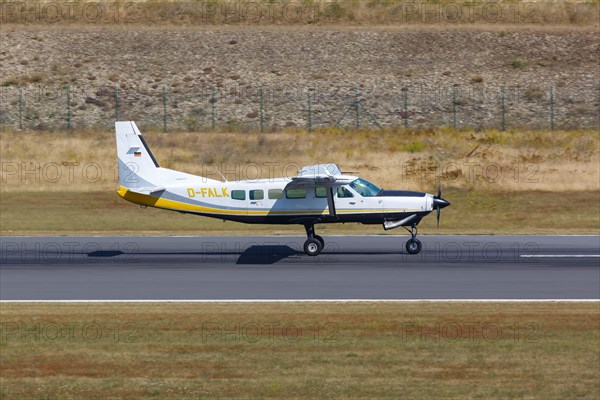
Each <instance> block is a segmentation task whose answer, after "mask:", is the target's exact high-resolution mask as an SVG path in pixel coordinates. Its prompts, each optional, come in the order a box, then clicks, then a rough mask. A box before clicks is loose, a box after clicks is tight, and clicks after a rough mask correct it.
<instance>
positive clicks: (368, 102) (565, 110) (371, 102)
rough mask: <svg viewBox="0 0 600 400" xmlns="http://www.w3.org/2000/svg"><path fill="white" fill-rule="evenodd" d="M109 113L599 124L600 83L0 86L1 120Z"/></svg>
mask: <svg viewBox="0 0 600 400" xmlns="http://www.w3.org/2000/svg"><path fill="white" fill-rule="evenodd" d="M116 120H135V121H136V122H137V123H138V124H139V126H141V127H143V128H145V129H153V130H162V131H164V132H170V131H172V132H174V131H181V130H185V131H191V132H203V131H226V132H250V131H259V132H275V131H280V130H282V129H300V128H301V129H306V130H308V131H312V130H315V129H322V128H329V127H343V128H348V129H364V128H369V129H380V128H385V127H404V128H415V129H419V128H435V127H440V126H447V127H453V128H456V129H467V128H472V129H484V128H493V129H499V130H507V129H548V130H558V129H560V130H563V129H564V130H569V129H580V128H583V129H595V128H599V127H600V85H597V86H596V87H593V88H589V90H584V91H579V92H578V93H577V94H576V95H573V94H572V92H570V91H568V90H563V88H562V87H561V86H556V85H552V84H549V85H548V86H546V87H539V86H519V85H516V86H515V85H513V86H505V85H501V84H497V85H494V84H487V85H477V84H473V85H446V86H436V85H432V84H428V83H427V82H402V83H401V84H399V85H398V87H396V88H386V90H385V91H380V90H375V89H374V88H370V87H365V86H364V85H358V84H357V85H353V84H351V83H348V84H347V85H345V86H344V87H336V88H329V87H327V88H323V87H320V86H319V85H318V84H315V85H311V86H309V87H303V88H293V87H276V86H269V85H264V86H263V85H258V86H242V85H233V86H229V87H225V86H220V87H219V86H215V87H205V88H201V89H200V90H197V91H190V90H185V88H182V87H180V86H176V85H172V86H169V85H164V84H163V85H159V84H156V83H154V84H151V85H150V86H148V87H139V86H138V87H135V86H132V85H127V84H119V83H113V82H110V83H105V84H98V85H94V86H92V85H90V86H87V87H82V86H78V85H69V84H67V85H55V86H44V85H36V84H28V85H10V86H5V87H2V88H1V92H0V125H1V127H2V129H12V130H65V129H67V130H77V129H112V126H113V122H114V121H116Z"/></svg>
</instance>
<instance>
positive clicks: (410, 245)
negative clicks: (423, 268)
mask: <svg viewBox="0 0 600 400" xmlns="http://www.w3.org/2000/svg"><path fill="white" fill-rule="evenodd" d="M406 230H408V228H406ZM409 232H410V236H411V238H410V239H408V242H406V251H407V252H408V253H409V254H419V253H420V252H421V249H422V248H423V245H422V244H421V241H420V240H419V239H417V227H416V226H415V225H413V226H412V228H411V230H410V231H409Z"/></svg>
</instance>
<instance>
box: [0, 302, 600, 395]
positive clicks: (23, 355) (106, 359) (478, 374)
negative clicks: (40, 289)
mask: <svg viewBox="0 0 600 400" xmlns="http://www.w3.org/2000/svg"><path fill="white" fill-rule="evenodd" d="M0 320H1V323H2V327H3V329H4V330H3V332H2V339H3V340H2V342H1V343H0V350H1V359H0V370H1V372H2V373H1V376H0V395H1V397H2V398H10V399H15V400H18V399H32V398H40V399H41V398H61V399H81V398H85V399H117V398H118V399H146V398H160V399H164V398H180V399H199V398H210V399H220V398H244V399H255V398H273V399H281V398H294V399H299V398H302V399H313V398H315V399H316V398H344V399H348V398H356V399H359V398H360V399H366V398H389V399H397V398H413V397H414V398H419V399H440V398H443V399H465V398H486V399H511V398H528V399H545V400H547V399H561V400H563V399H574V398H578V399H597V398H598V396H599V395H600V372H599V369H598V368H597V366H598V363H599V362H600V358H599V357H600V347H599V343H600V336H599V333H600V329H599V328H600V309H599V304H598V303H597V302H594V303H503V304H499V303H458V304H457V303H412V304H407V303H358V304H339V303H337V304H336V303H316V304H315V303H304V304H241V303H233V304H232V303H228V304H225V303H221V304H218V303H216V304H197V303H196V304H186V303H172V304H133V303H132V304H106V303H105V304H7V303H4V304H2V305H1V307H0ZM21 324H24V325H21ZM36 324H37V325H36ZM22 326H23V328H21V327H22ZM36 326H37V327H38V328H36ZM56 326H59V327H65V326H73V327H74V328H73V330H72V332H73V333H72V334H71V335H70V336H69V335H68V334H66V333H65V337H61V338H58V339H55V340H51V338H52V336H55V335H56ZM117 326H118V327H119V329H118V332H117V333H116V334H115V332H116V331H117V329H116V327H117ZM285 326H288V327H289V328H288V330H287V331H284V327H285ZM316 326H319V334H318V336H316V337H315V327H316ZM52 327H54V328H52ZM84 327H88V333H87V335H85V334H83V332H82V328H84ZM90 327H92V328H90ZM257 327H258V328H257ZM269 327H270V328H269ZM291 327H293V328H291ZM27 328H28V329H30V330H33V332H35V329H39V332H40V333H39V336H38V337H36V336H35V333H31V332H30V333H29V334H27V335H25V337H24V338H22V337H21V333H22V332H24V330H25V329H27ZM296 328H300V329H301V333H297V332H300V331H298V330H296ZM52 329H54V330H52ZM292 329H293V330H292ZM225 330H227V332H229V333H228V334H227V335H225V336H222V335H221V334H224V333H225ZM97 331H100V332H102V334H103V335H102V337H100V338H97V340H90V338H92V339H93V338H94V337H96V335H97V334H96V333H95V332H97Z"/></svg>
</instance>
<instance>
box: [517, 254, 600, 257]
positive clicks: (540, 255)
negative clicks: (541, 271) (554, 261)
mask: <svg viewBox="0 0 600 400" xmlns="http://www.w3.org/2000/svg"><path fill="white" fill-rule="evenodd" d="M521 257H522V258H600V254H523V255H521Z"/></svg>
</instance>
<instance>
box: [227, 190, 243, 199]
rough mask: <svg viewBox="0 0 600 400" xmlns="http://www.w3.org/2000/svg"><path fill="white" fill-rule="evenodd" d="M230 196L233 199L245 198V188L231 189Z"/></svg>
mask: <svg viewBox="0 0 600 400" xmlns="http://www.w3.org/2000/svg"><path fill="white" fill-rule="evenodd" d="M231 198H232V199H234V200H246V191H245V190H232V191H231Z"/></svg>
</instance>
